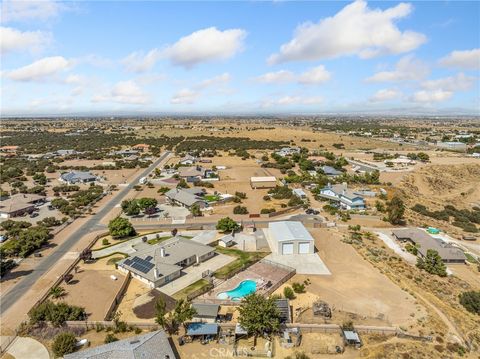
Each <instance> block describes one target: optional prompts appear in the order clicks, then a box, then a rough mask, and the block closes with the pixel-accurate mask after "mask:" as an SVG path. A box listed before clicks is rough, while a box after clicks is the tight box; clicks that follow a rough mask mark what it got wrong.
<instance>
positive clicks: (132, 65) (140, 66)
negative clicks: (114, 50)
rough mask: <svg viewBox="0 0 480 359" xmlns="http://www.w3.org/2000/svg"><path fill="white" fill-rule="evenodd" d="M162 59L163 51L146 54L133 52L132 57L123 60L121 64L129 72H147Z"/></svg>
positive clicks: (155, 50) (152, 51) (156, 50)
mask: <svg viewBox="0 0 480 359" xmlns="http://www.w3.org/2000/svg"><path fill="white" fill-rule="evenodd" d="M161 57H162V54H161V51H160V50H158V49H153V50H150V51H149V52H148V53H146V54H144V53H142V52H132V53H131V54H130V55H128V56H127V57H125V58H124V59H123V60H121V63H122V64H123V65H124V66H125V69H126V70H127V71H130V72H145V71H148V70H151V69H152V68H153V66H155V63H156V62H157V61H158V60H159V59H160V58H161Z"/></svg>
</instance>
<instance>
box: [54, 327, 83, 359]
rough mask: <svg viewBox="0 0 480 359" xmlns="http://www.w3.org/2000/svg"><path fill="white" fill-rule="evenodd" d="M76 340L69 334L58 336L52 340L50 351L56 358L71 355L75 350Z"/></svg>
mask: <svg viewBox="0 0 480 359" xmlns="http://www.w3.org/2000/svg"><path fill="white" fill-rule="evenodd" d="M76 344H77V339H76V338H75V335H73V334H72V333H70V332H64V333H60V334H58V335H57V336H56V337H55V339H54V340H53V344H52V350H53V354H55V357H56V358H59V357H63V356H64V355H65V354H70V353H73V352H74V351H75V349H76V346H75V345H76Z"/></svg>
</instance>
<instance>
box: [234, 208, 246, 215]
mask: <svg viewBox="0 0 480 359" xmlns="http://www.w3.org/2000/svg"><path fill="white" fill-rule="evenodd" d="M233 214H248V209H247V207H244V206H235V207H234V208H233Z"/></svg>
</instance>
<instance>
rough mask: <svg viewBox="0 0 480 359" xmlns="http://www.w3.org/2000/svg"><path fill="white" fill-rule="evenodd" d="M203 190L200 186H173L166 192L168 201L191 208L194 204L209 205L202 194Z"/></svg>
mask: <svg viewBox="0 0 480 359" xmlns="http://www.w3.org/2000/svg"><path fill="white" fill-rule="evenodd" d="M202 195H203V192H202V190H201V189H200V188H195V187H194V188H186V189H182V188H173V189H171V190H170V191H168V192H166V193H165V197H166V198H167V201H168V202H169V203H170V204H172V205H176V206H181V207H185V208H188V209H190V208H191V207H192V206H193V205H198V206H199V207H200V208H205V207H207V206H208V202H207V201H206V200H205V199H203V198H202V197H201V196H202Z"/></svg>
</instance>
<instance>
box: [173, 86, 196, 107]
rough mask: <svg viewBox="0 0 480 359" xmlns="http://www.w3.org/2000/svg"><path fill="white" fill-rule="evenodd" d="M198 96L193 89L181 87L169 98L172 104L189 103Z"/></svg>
mask: <svg viewBox="0 0 480 359" xmlns="http://www.w3.org/2000/svg"><path fill="white" fill-rule="evenodd" d="M199 96H200V93H199V92H198V91H193V90H190V89H187V88H186V89H182V90H180V91H178V92H177V93H176V94H175V95H173V97H172V98H171V100H170V103H171V104H173V105H185V104H187V105H191V104H193V103H194V102H195V101H196V100H197V98H198V97H199Z"/></svg>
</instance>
